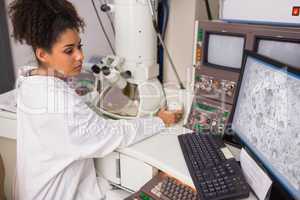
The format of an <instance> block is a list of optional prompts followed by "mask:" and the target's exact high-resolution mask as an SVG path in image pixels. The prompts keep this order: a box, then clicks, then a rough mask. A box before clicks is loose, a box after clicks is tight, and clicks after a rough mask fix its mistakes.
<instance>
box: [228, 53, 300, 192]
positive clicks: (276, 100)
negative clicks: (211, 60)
mask: <svg viewBox="0 0 300 200" xmlns="http://www.w3.org/2000/svg"><path fill="white" fill-rule="evenodd" d="M232 128H233V130H235V131H236V132H237V134H238V135H240V136H241V138H246V140H248V142H249V143H250V144H251V145H253V146H254V148H255V149H256V151H257V152H259V153H260V154H261V155H262V156H263V159H265V161H266V162H267V163H268V164H270V165H271V166H272V167H274V169H275V170H277V171H278V172H279V177H280V178H281V177H285V180H287V181H288V182H289V183H290V184H291V185H292V186H293V187H294V188H296V190H300V159H299V155H300V77H298V76H296V75H294V74H291V73H287V71H286V70H279V69H278V68H276V67H275V66H272V65H271V64H269V63H265V62H262V61H260V60H257V59H256V58H254V57H248V58H247V62H246V66H245V71H244V76H243V80H242V84H241V88H240V93H239V96H238V101H237V105H236V110H235V113H234V117H233V122H232Z"/></svg>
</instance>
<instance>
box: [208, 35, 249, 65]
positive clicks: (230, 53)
mask: <svg viewBox="0 0 300 200" xmlns="http://www.w3.org/2000/svg"><path fill="white" fill-rule="evenodd" d="M206 42H207V62H208V63H209V64H213V65H217V66H221V67H229V68H233V69H240V68H241V65H242V59H243V51H244V43H245V38H244V37H242V36H233V35H221V34H212V33H210V34H209V35H208V40H207V41H206Z"/></svg>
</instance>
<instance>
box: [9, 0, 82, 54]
mask: <svg viewBox="0 0 300 200" xmlns="http://www.w3.org/2000/svg"><path fill="white" fill-rule="evenodd" d="M9 15H10V17H11V20H12V25H13V36H14V38H15V40H16V41H19V42H20V43H21V44H22V43H23V42H24V41H25V43H26V44H28V45H30V46H32V48H33V50H34V51H35V50H36V48H43V49H45V50H46V51H48V52H51V49H52V46H53V44H54V43H55V42H56V41H57V39H58V37H59V36H60V34H61V33H63V32H64V31H65V30H66V29H75V30H77V31H78V32H80V31H84V26H85V24H84V21H83V20H82V19H81V18H80V17H79V16H78V13H77V11H76V9H75V8H74V6H73V5H72V4H71V3H70V2H68V1H66V0H14V1H13V2H11V3H10V5H9Z"/></svg>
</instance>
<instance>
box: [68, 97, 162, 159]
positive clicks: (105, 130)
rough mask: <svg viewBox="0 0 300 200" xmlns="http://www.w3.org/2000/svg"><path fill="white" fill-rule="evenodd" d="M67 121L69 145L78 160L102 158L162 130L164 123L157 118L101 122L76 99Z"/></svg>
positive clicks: (99, 117)
mask: <svg viewBox="0 0 300 200" xmlns="http://www.w3.org/2000/svg"><path fill="white" fill-rule="evenodd" d="M67 121H68V123H67V124H68V132H69V134H70V138H71V142H72V145H73V147H74V148H76V149H77V148H78V151H79V152H80V158H91V157H103V156H105V155H107V154H109V153H111V152H112V151H114V150H115V149H116V148H122V147H126V146H129V145H131V144H134V143H137V142H139V141H141V140H143V139H145V138H147V137H150V136H152V135H154V134H157V133H159V132H160V131H161V130H162V129H163V128H164V123H163V122H162V120H161V119H160V118H158V117H147V118H137V119H134V120H107V119H104V118H102V117H101V116H99V115H98V114H97V113H95V112H94V111H93V110H92V109H91V108H89V107H88V106H87V105H86V104H85V103H84V102H83V101H82V100H81V99H80V98H76V97H74V104H73V105H72V106H71V107H70V112H68V116H67ZM76 152H77V151H76Z"/></svg>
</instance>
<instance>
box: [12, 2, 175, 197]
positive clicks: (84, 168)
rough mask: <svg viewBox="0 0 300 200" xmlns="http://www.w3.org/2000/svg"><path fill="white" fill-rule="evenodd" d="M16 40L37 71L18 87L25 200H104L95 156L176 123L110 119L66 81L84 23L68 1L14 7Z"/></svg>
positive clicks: (162, 115) (73, 69) (78, 59)
mask: <svg viewBox="0 0 300 200" xmlns="http://www.w3.org/2000/svg"><path fill="white" fill-rule="evenodd" d="M9 13H10V16H11V19H12V24H13V33H14V37H15V39H16V40H17V41H19V42H21V43H22V42H25V43H26V44H28V45H30V46H31V47H32V49H33V52H34V54H35V57H36V60H37V63H38V67H37V68H35V69H33V70H30V71H28V73H27V75H28V76H26V77H23V78H21V79H20V80H19V88H18V114H17V117H18V131H17V188H16V194H17V197H16V198H18V199H26V200H27V199H51V200H53V199H54V200H55V199H57V200H58V199H59V200H61V199H63V200H68V199H70V200H71V199H76V200H81V199H82V200H90V199H91V200H92V199H102V198H103V197H104V196H105V194H104V193H103V191H101V186H100V187H98V185H97V181H96V174H95V168H94V164H93V160H92V158H93V157H103V156H105V155H107V154H109V153H110V152H112V151H113V150H114V149H116V148H117V147H125V146H127V145H130V144H133V143H135V142H138V141H140V140H142V139H144V138H146V137H149V136H151V135H153V134H155V133H157V132H159V131H160V130H161V129H162V128H163V127H164V123H165V124H170V123H174V122H176V119H175V118H176V117H175V114H172V113H168V112H166V111H164V110H162V111H160V112H159V114H158V115H159V117H152V118H141V119H136V120H132V121H124V120H119V121H112V120H105V119H103V118H101V117H99V116H98V115H97V114H95V113H94V112H93V111H92V110H91V109H90V108H89V107H88V106H87V105H86V104H85V103H84V102H83V101H82V99H81V98H79V97H78V96H77V94H76V93H75V92H74V91H73V90H72V89H70V88H69V87H68V85H67V84H66V82H65V79H66V78H68V77H71V76H75V75H78V74H79V73H80V70H81V68H82V63H83V53H82V44H81V40H80V37H79V32H80V31H81V30H82V29H83V27H84V22H83V21H82V19H81V18H80V17H79V16H78V14H77V12H76V10H75V8H74V7H73V5H72V4H71V3H70V2H68V1H66V0H14V1H13V2H12V3H11V4H10V10H9Z"/></svg>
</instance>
